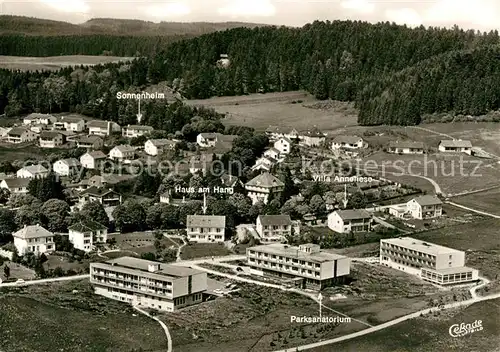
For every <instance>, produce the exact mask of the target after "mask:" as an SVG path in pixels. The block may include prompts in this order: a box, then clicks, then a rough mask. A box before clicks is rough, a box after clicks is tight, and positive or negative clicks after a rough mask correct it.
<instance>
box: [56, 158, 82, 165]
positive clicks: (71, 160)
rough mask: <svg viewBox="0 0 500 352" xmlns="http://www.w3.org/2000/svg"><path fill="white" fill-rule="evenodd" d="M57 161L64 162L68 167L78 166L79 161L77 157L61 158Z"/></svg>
mask: <svg viewBox="0 0 500 352" xmlns="http://www.w3.org/2000/svg"><path fill="white" fill-rule="evenodd" d="M57 162H61V163H63V164H66V165H68V166H69V167H76V166H80V162H79V161H78V160H77V159H75V158H69V159H61V160H58V161H57Z"/></svg>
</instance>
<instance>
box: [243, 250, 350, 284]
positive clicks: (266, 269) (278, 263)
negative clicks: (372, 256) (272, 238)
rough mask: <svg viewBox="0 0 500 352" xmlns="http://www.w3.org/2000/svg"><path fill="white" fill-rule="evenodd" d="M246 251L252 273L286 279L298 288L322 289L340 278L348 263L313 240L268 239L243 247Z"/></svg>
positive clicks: (347, 267)
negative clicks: (293, 243)
mask: <svg viewBox="0 0 500 352" xmlns="http://www.w3.org/2000/svg"><path fill="white" fill-rule="evenodd" d="M246 254H247V264H248V266H250V267H251V268H252V269H251V272H252V274H254V275H261V276H263V275H270V276H277V277H281V278H284V279H288V280H289V282H291V283H293V284H294V285H295V286H298V287H300V288H315V289H322V288H324V287H327V286H331V285H334V284H335V283H337V282H341V281H342V278H344V277H346V276H347V275H349V272H350V265H351V263H350V259H349V258H348V257H345V256H342V255H338V254H333V253H327V252H323V251H321V250H320V247H319V246H318V245H315V244H303V245H300V246H298V247H293V246H289V245H286V244H281V243H272V244H267V245H261V246H255V247H250V248H247V253H246Z"/></svg>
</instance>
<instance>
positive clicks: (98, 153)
mask: <svg viewBox="0 0 500 352" xmlns="http://www.w3.org/2000/svg"><path fill="white" fill-rule="evenodd" d="M85 154H87V155H90V156H91V157H92V158H94V159H106V158H107V156H106V154H104V153H103V152H101V151H100V150H96V151H93V152H88V153H85Z"/></svg>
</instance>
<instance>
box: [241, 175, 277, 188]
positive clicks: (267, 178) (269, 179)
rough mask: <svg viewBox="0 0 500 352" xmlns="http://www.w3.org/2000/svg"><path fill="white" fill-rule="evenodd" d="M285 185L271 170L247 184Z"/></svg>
mask: <svg viewBox="0 0 500 352" xmlns="http://www.w3.org/2000/svg"><path fill="white" fill-rule="evenodd" d="M284 185H285V184H284V183H283V182H281V180H280V179H279V178H277V177H276V176H273V175H271V174H270V173H269V172H264V173H262V174H260V175H259V176H257V177H255V178H253V179H251V180H250V181H248V182H247V183H246V185H245V186H250V187H263V188H273V187H283V186H284Z"/></svg>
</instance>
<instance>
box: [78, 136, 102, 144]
mask: <svg viewBox="0 0 500 352" xmlns="http://www.w3.org/2000/svg"><path fill="white" fill-rule="evenodd" d="M77 141H78V142H79V143H90V144H94V143H96V142H102V138H101V137H99V136H81V137H78V139H77Z"/></svg>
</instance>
